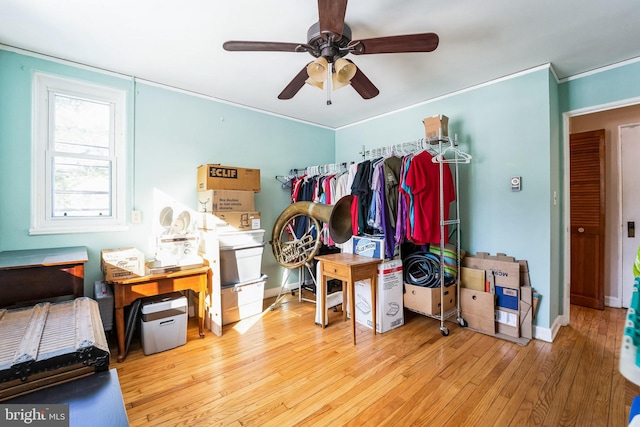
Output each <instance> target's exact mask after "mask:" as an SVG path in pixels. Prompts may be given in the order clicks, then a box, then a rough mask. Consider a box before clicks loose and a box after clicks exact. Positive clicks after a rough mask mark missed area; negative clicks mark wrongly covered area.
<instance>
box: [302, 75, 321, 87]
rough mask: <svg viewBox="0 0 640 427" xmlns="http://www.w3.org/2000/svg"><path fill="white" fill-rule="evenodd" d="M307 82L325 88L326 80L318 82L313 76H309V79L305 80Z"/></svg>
mask: <svg viewBox="0 0 640 427" xmlns="http://www.w3.org/2000/svg"><path fill="white" fill-rule="evenodd" d="M305 83H306V84H309V85H311V86H315V87H317V88H318V89H324V82H318V81H316V80H314V79H312V78H311V77H309V78H308V79H307V80H305Z"/></svg>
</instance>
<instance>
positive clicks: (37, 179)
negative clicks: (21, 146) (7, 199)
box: [30, 73, 126, 234]
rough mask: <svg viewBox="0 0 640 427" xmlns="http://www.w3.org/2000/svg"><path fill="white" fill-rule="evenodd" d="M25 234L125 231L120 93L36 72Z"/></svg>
mask: <svg viewBox="0 0 640 427" xmlns="http://www.w3.org/2000/svg"><path fill="white" fill-rule="evenodd" d="M33 93H34V101H33V108H34V121H33V123H34V130H33V143H32V147H33V155H32V173H31V176H32V221H31V229H30V234H55V233H79V232H91V231H112V230H122V229H125V227H126V220H125V207H124V200H125V197H124V194H125V186H124V181H125V172H124V171H125V167H124V163H125V162H124V152H125V151H124V140H125V138H124V135H125V126H124V124H125V99H126V93H125V92H124V91H122V90H118V89H113V88H109V87H104V86H98V85H95V84H91V83H86V82H81V81H76V80H71V79H66V78H62V77H57V76H51V75H47V74H42V73H36V74H35V75H34V91H33Z"/></svg>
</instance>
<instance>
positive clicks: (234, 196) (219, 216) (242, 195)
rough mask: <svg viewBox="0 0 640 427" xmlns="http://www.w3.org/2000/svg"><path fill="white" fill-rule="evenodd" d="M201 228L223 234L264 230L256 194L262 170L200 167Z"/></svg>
mask: <svg viewBox="0 0 640 427" xmlns="http://www.w3.org/2000/svg"><path fill="white" fill-rule="evenodd" d="M197 176H198V179H197V184H196V188H197V190H198V212H199V218H198V219H199V221H198V222H199V228H202V229H205V230H214V231H216V230H219V231H246V230H257V229H260V212H259V211H256V209H255V193H256V192H259V191H260V169H247V168H240V167H237V166H222V165H219V164H206V165H200V166H198V175H197Z"/></svg>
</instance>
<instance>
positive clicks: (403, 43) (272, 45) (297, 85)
mask: <svg viewBox="0 0 640 427" xmlns="http://www.w3.org/2000/svg"><path fill="white" fill-rule="evenodd" d="M346 11H347V0H318V17H319V21H318V22H316V23H315V24H313V25H312V26H311V27H310V28H309V30H308V31H307V43H283V42H265V41H238V40H232V41H227V42H225V43H224V44H223V48H224V49H225V50H227V51H271V52H307V53H309V54H311V55H312V56H313V57H315V58H316V59H315V60H314V61H312V62H310V63H308V64H307V65H305V67H304V68H303V69H302V70H300V72H299V73H298V74H297V75H296V76H295V77H294V78H293V80H291V82H289V84H288V85H287V86H286V87H285V88H284V89H283V91H282V92H281V93H280V95H278V98H279V99H291V98H293V97H294V96H295V94H296V93H298V91H299V90H300V89H301V88H302V87H303V86H304V85H305V83H309V84H312V85H314V86H317V87H320V88H322V89H325V88H326V89H327V104H331V97H330V92H331V90H332V89H333V88H336V89H337V88H338V87H342V86H346V85H348V84H351V86H353V88H354V89H355V90H356V92H358V93H359V94H360V96H362V98H364V99H370V98H373V97H375V96H376V95H378V93H380V91H379V90H378V88H377V87H376V86H375V85H374V84H373V83H372V82H371V81H370V80H369V79H368V78H367V76H365V75H364V73H363V72H362V71H361V70H360V69H359V68H357V67H356V66H355V64H354V63H353V62H352V61H350V60H348V59H345V58H344V56H346V55H347V54H349V53H352V54H354V55H371V54H376V53H407V52H431V51H433V50H435V49H436V48H437V47H438V42H439V39H438V35H437V34H435V33H422V34H407V35H399V36H388V37H375V38H369V39H362V40H352V39H351V28H349V26H348V25H347V24H346V23H345V22H344V19H345V14H346Z"/></svg>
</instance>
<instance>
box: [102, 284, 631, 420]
mask: <svg viewBox="0 0 640 427" xmlns="http://www.w3.org/2000/svg"><path fill="white" fill-rule="evenodd" d="M314 313H315V306H314V304H313V303H309V302H298V299H297V297H292V296H291V295H288V296H287V297H286V299H285V300H284V303H283V304H282V305H281V306H279V307H278V308H276V310H274V311H271V310H268V309H267V310H266V311H265V312H264V313H263V315H262V316H255V317H254V318H252V319H249V320H244V321H241V322H238V323H236V324H234V325H228V326H226V327H225V329H224V335H223V336H222V337H217V336H215V335H213V333H211V332H210V331H207V334H206V337H205V338H204V339H199V338H198V329H197V325H196V323H195V321H194V319H191V320H190V324H189V330H188V335H187V344H186V345H184V346H181V347H178V348H176V349H173V350H170V351H166V352H162V353H158V354H154V355H150V356H145V355H144V354H143V352H142V349H141V347H140V344H139V341H138V340H137V339H135V338H134V341H133V343H132V348H131V350H130V353H129V355H128V356H127V359H126V360H125V361H124V362H123V363H117V362H115V359H116V358H115V354H117V351H116V350H115V349H113V355H114V357H113V361H114V362H113V363H112V367H115V368H117V370H118V375H119V378H120V384H121V388H122V392H123V397H124V400H125V406H126V408H127V414H128V417H129V422H130V423H131V425H132V426H142V425H144V426H150V425H151V426H153V425H162V426H170V425H184V426H227V425H230V426H293V425H297V426H307V425H308V426H312V425H313V426H316V425H317V426H340V425H347V426H362V425H369V426H379V425H389V426H406V425H415V426H463V425H464V426H493V425H495V426H529V425H532V426H533V425H542V426H626V425H627V419H628V414H629V408H630V405H631V401H632V399H633V397H634V396H637V395H640V388H639V387H638V386H636V385H634V384H633V383H631V382H629V381H627V380H625V379H624V377H622V375H621V374H620V373H619V370H618V357H619V351H620V341H621V337H622V329H623V327H624V321H625V316H626V310H623V309H612V308H606V309H605V310H604V311H599V310H593V309H587V308H582V307H578V306H572V308H571V326H568V327H563V328H562V329H561V330H560V332H559V333H558V336H557V338H556V340H555V341H554V342H553V343H547V342H543V341H539V340H532V341H531V342H530V343H529V345H527V346H525V347H521V346H518V345H516V344H513V343H510V342H507V341H503V340H500V339H496V338H493V337H490V336H486V335H483V334H480V333H476V332H473V331H471V330H469V329H463V328H461V327H459V326H458V325H457V324H454V323H450V324H449V329H450V330H451V333H450V335H449V336H448V337H443V336H442V335H441V334H440V330H439V325H440V323H439V321H437V320H435V319H432V318H428V317H424V316H421V315H418V314H415V313H411V312H406V313H405V325H404V326H401V327H400V328H398V329H395V330H392V331H389V332H386V333H384V334H379V335H376V336H374V335H373V334H372V332H371V330H370V329H366V328H365V327H363V326H361V325H358V327H357V333H358V344H357V346H353V344H352V341H351V332H350V328H349V323H348V322H343V321H342V317H341V313H340V312H330V317H329V318H330V324H329V326H328V327H327V328H325V329H324V330H323V329H322V328H320V327H319V326H316V325H315V324H314Z"/></svg>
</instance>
